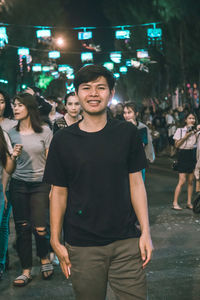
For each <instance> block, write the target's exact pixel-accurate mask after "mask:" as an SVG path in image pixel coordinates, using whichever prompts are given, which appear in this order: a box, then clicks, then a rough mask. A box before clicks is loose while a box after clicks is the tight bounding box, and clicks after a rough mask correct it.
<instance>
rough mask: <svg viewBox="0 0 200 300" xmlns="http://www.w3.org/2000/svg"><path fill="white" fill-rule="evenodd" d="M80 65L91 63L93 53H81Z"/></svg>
mask: <svg viewBox="0 0 200 300" xmlns="http://www.w3.org/2000/svg"><path fill="white" fill-rule="evenodd" d="M81 61H82V63H86V62H93V53H92V52H82V53H81Z"/></svg>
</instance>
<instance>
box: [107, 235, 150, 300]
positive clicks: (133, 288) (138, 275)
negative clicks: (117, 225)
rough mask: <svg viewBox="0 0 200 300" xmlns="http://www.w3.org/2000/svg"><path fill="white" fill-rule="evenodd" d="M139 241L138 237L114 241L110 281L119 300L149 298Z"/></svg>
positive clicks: (142, 299)
mask: <svg viewBox="0 0 200 300" xmlns="http://www.w3.org/2000/svg"><path fill="white" fill-rule="evenodd" d="M138 243H139V241H138V239H136V238H133V239H132V238H131V239H127V240H122V241H116V242H114V243H112V260H111V262H110V268H109V273H108V281H109V284H110V286H111V288H112V290H113V292H114V294H115V295H116V297H117V300H119V299H120V300H136V299H137V300H139V299H140V300H146V299H147V288H146V276H145V272H144V270H143V269H142V260H141V254H140V250H139V244H138Z"/></svg>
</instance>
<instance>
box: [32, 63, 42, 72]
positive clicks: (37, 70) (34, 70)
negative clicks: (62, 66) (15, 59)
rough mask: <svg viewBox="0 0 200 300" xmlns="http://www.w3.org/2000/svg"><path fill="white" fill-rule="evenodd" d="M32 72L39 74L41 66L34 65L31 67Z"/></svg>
mask: <svg viewBox="0 0 200 300" xmlns="http://www.w3.org/2000/svg"><path fill="white" fill-rule="evenodd" d="M32 71H33V72H41V71H42V66H41V64H34V65H33V66H32Z"/></svg>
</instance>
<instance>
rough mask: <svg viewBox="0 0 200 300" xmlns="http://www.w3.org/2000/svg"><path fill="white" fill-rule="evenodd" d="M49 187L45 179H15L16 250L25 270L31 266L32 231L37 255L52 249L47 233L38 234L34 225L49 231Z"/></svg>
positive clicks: (13, 186)
mask: <svg viewBox="0 0 200 300" xmlns="http://www.w3.org/2000/svg"><path fill="white" fill-rule="evenodd" d="M49 192H50V186H49V185H47V184H45V183H42V182H25V181H22V180H17V179H12V180H11V182H10V200H11V203H12V206H13V217H14V221H15V229H16V234H17V252H18V255H19V258H20V262H21V265H22V268H23V269H28V268H31V267H32V232H33V233H34V235H35V241H36V249H37V256H39V257H40V258H45V257H46V256H47V254H48V250H49V238H48V235H47V234H45V235H44V234H42V235H41V234H39V233H38V232H37V230H36V229H35V228H37V227H44V228H45V230H46V221H47V212H48V206H49Z"/></svg>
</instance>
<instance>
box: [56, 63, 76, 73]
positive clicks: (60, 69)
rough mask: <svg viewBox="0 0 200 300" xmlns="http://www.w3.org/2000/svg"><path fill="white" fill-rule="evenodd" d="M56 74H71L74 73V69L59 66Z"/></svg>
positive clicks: (67, 66)
mask: <svg viewBox="0 0 200 300" xmlns="http://www.w3.org/2000/svg"><path fill="white" fill-rule="evenodd" d="M58 72H66V73H67V74H72V73H73V72H74V69H73V68H72V67H70V66H69V65H59V66H58Z"/></svg>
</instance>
